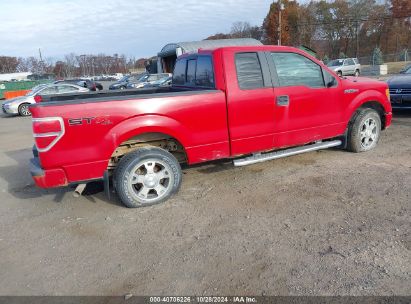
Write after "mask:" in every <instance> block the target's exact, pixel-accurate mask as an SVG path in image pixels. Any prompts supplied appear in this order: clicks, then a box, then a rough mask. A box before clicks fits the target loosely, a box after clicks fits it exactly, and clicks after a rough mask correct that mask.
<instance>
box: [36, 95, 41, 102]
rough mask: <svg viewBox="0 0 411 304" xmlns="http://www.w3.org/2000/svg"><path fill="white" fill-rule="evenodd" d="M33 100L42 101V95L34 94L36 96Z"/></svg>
mask: <svg viewBox="0 0 411 304" xmlns="http://www.w3.org/2000/svg"><path fill="white" fill-rule="evenodd" d="M34 101H35V102H42V101H43V97H41V95H36V96H34Z"/></svg>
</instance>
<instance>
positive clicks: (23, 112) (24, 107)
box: [18, 103, 31, 116]
mask: <svg viewBox="0 0 411 304" xmlns="http://www.w3.org/2000/svg"><path fill="white" fill-rule="evenodd" d="M29 106H30V104H29V103H23V104H21V105H20V106H19V108H18V111H19V114H20V116H30V115H31V112H30V110H29Z"/></svg>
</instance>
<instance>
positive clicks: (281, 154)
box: [233, 140, 342, 167]
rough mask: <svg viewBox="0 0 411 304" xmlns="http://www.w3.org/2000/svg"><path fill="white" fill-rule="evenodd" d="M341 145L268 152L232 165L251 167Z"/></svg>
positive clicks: (311, 146) (323, 145)
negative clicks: (267, 161)
mask: <svg viewBox="0 0 411 304" xmlns="http://www.w3.org/2000/svg"><path fill="white" fill-rule="evenodd" d="M341 144H342V141H341V140H333V141H325V142H317V143H315V144H311V145H306V146H301V147H296V148H290V149H286V150H281V151H274V152H268V153H264V154H261V153H258V154H253V155H251V156H247V157H244V158H239V159H235V160H234V161H233V163H234V166H236V167H240V166H246V165H251V164H255V163H261V162H263V161H266V160H272V159H277V158H282V157H287V156H292V155H297V154H301V153H305V152H311V151H316V150H321V149H327V148H332V147H337V146H340V145H341Z"/></svg>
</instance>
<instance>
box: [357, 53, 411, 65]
mask: <svg viewBox="0 0 411 304" xmlns="http://www.w3.org/2000/svg"><path fill="white" fill-rule="evenodd" d="M382 59H383V61H384V63H387V62H408V61H411V51H408V50H406V51H402V52H398V53H392V54H383V55H382ZM358 60H359V61H360V64H363V65H375V64H376V62H377V60H376V58H373V56H372V55H370V56H364V57H359V58H358Z"/></svg>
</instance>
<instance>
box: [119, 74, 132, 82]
mask: <svg viewBox="0 0 411 304" xmlns="http://www.w3.org/2000/svg"><path fill="white" fill-rule="evenodd" d="M129 77H130V76H128V75H127V76H123V77H121V78H120V80H119V81H118V82H125V81H127V80H128V78H129Z"/></svg>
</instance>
